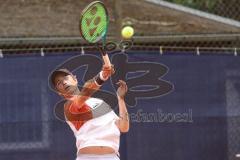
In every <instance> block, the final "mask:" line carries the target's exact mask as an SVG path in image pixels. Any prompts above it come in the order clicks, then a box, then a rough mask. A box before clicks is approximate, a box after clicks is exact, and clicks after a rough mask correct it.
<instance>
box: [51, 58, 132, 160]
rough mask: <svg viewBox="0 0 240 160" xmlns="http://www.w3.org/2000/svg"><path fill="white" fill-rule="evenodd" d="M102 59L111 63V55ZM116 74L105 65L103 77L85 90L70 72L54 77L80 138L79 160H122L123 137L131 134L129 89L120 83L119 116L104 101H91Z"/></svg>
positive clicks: (98, 76)
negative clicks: (120, 150)
mask: <svg viewBox="0 0 240 160" xmlns="http://www.w3.org/2000/svg"><path fill="white" fill-rule="evenodd" d="M102 56H103V60H104V61H105V60H106V59H107V60H108V61H109V58H108V55H107V54H106V55H102ZM109 62H110V61H109ZM113 73H114V69H113V66H112V65H111V64H110V65H109V63H105V64H104V65H103V68H102V70H101V71H100V72H99V74H97V75H96V76H95V77H93V78H92V79H90V80H88V81H87V82H86V83H85V84H84V86H83V89H81V90H79V88H78V81H77V78H76V76H75V75H73V74H72V73H71V72H70V71H68V70H67V69H58V70H56V71H54V72H53V73H52V74H51V76H50V78H51V83H52V84H53V86H54V87H55V91H56V92H57V93H58V94H59V95H61V96H63V97H64V98H65V99H66V100H67V102H66V103H65V105H64V114H65V119H66V122H67V124H68V125H69V126H70V128H71V129H72V131H73V133H74V135H75V138H76V147H77V158H76V160H119V152H118V150H119V142H120V133H121V132H122V133H126V132H128V130H129V117H128V112H127V108H126V105H125V101H124V96H125V95H126V92H127V90H128V88H127V85H126V83H125V82H124V81H122V80H119V82H118V83H117V84H118V85H119V87H118V90H117V98H118V105H119V116H117V115H116V114H115V112H114V111H113V110H112V109H111V107H110V106H109V105H108V104H107V103H106V102H104V100H102V99H98V98H93V97H91V96H92V95H93V93H94V92H96V91H97V90H98V89H99V88H100V87H101V86H102V85H103V83H104V82H105V81H107V80H108V79H109V77H110V76H111V75H112V74H113ZM96 110H98V111H97V112H94V111H96Z"/></svg>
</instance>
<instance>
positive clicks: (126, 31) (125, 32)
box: [121, 26, 134, 39]
mask: <svg viewBox="0 0 240 160" xmlns="http://www.w3.org/2000/svg"><path fill="white" fill-rule="evenodd" d="M121 33H122V37H123V38H125V39H130V38H132V36H133V34H134V29H133V28H132V27H131V26H126V27H124V28H123V29H122V32H121Z"/></svg>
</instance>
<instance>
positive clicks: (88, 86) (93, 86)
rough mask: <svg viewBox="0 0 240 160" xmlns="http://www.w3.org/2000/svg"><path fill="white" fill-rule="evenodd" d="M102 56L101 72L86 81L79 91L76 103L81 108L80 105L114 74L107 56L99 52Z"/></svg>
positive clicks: (103, 52)
mask: <svg viewBox="0 0 240 160" xmlns="http://www.w3.org/2000/svg"><path fill="white" fill-rule="evenodd" d="M100 52H101V54H102V58H103V61H104V65H103V67H102V70H101V71H100V72H99V73H98V74H97V75H96V76H95V77H93V78H92V79H90V80H88V81H87V82H86V83H85V84H84V86H83V89H82V90H81V91H80V94H79V96H78V98H77V101H76V102H77V103H78V105H77V106H79V107H81V106H82V104H83V103H84V102H85V101H86V100H87V99H88V98H89V97H91V96H92V95H93V94H94V93H95V92H96V91H97V90H98V89H99V88H100V87H101V86H102V85H103V83H104V82H105V81H107V80H108V78H109V77H110V76H111V75H112V74H113V73H114V68H113V65H112V64H111V62H110V59H109V57H108V55H107V54H106V53H105V51H104V50H102V49H101V50H100Z"/></svg>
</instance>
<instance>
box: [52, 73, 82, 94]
mask: <svg viewBox="0 0 240 160" xmlns="http://www.w3.org/2000/svg"><path fill="white" fill-rule="evenodd" d="M55 87H56V89H57V90H58V92H59V93H61V94H62V95H73V94H74V93H75V91H76V89H78V81H77V79H76V77H75V76H73V75H67V76H66V75H58V76H56V78H55Z"/></svg>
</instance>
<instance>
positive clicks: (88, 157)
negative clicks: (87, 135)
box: [76, 154, 120, 160]
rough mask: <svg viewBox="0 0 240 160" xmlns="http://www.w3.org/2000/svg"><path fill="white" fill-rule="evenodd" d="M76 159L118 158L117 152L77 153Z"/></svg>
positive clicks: (114, 159)
mask: <svg viewBox="0 0 240 160" xmlns="http://www.w3.org/2000/svg"><path fill="white" fill-rule="evenodd" d="M76 160H120V159H119V157H118V156H117V154H102V155H97V154H78V156H77V158H76Z"/></svg>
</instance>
